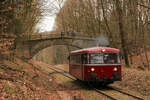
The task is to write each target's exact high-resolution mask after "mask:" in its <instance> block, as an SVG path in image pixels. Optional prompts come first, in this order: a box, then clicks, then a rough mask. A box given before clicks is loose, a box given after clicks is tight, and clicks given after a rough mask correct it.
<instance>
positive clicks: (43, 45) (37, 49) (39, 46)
mask: <svg viewBox="0 0 150 100" xmlns="http://www.w3.org/2000/svg"><path fill="white" fill-rule="evenodd" d="M57 45H64V46H71V47H75V48H77V49H82V47H79V46H77V45H73V44H71V43H67V42H64V41H58V40H57V41H56V40H55V41H51V42H48V41H45V43H43V42H41V43H39V44H37V45H35V46H33V47H32V48H31V51H30V56H31V57H30V59H31V58H33V57H34V56H35V55H36V54H37V53H38V52H40V51H41V50H43V49H45V48H48V47H51V46H57Z"/></svg>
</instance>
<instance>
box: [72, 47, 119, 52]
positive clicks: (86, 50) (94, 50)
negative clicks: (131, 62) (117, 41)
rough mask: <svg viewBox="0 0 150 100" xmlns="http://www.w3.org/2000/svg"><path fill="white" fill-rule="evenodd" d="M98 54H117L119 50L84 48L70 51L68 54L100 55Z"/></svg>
mask: <svg viewBox="0 0 150 100" xmlns="http://www.w3.org/2000/svg"><path fill="white" fill-rule="evenodd" d="M100 52H107V53H113V52H114V53H119V52H120V50H119V49H116V48H110V47H91V48H84V49H79V50H75V51H71V53H70V54H76V53H100Z"/></svg>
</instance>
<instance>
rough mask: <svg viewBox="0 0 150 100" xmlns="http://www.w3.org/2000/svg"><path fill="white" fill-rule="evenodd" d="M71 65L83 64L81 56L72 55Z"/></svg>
mask: <svg viewBox="0 0 150 100" xmlns="http://www.w3.org/2000/svg"><path fill="white" fill-rule="evenodd" d="M70 63H71V64H81V55H79V54H78V55H71V56H70Z"/></svg>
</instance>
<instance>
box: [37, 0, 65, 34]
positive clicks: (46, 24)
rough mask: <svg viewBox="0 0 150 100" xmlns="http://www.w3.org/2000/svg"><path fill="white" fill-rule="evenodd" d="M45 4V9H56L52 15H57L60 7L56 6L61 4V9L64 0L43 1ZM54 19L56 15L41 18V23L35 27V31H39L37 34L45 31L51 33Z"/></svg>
mask: <svg viewBox="0 0 150 100" xmlns="http://www.w3.org/2000/svg"><path fill="white" fill-rule="evenodd" d="M45 1H46V2H47V3H45V4H46V7H48V8H49V7H56V8H57V10H55V11H54V12H53V11H52V13H58V12H59V9H60V7H59V6H58V4H59V3H60V4H61V7H62V6H63V4H64V2H65V0H45ZM49 13H50V12H49ZM55 18H56V15H55V14H54V15H51V14H50V15H49V16H48V15H45V16H43V18H42V19H41V21H40V22H39V23H38V25H37V30H39V32H45V31H51V30H52V29H53V26H54V23H55Z"/></svg>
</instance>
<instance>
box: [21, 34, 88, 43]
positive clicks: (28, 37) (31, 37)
mask: <svg viewBox="0 0 150 100" xmlns="http://www.w3.org/2000/svg"><path fill="white" fill-rule="evenodd" d="M22 38H23V39H22V40H23V41H27V40H40V39H51V38H90V37H89V36H85V35H84V36H83V35H79V34H78V35H75V34H68V33H67V34H66V33H57V34H54V33H53V34H52V33H51V34H39V33H37V34H36V35H24V36H22Z"/></svg>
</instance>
